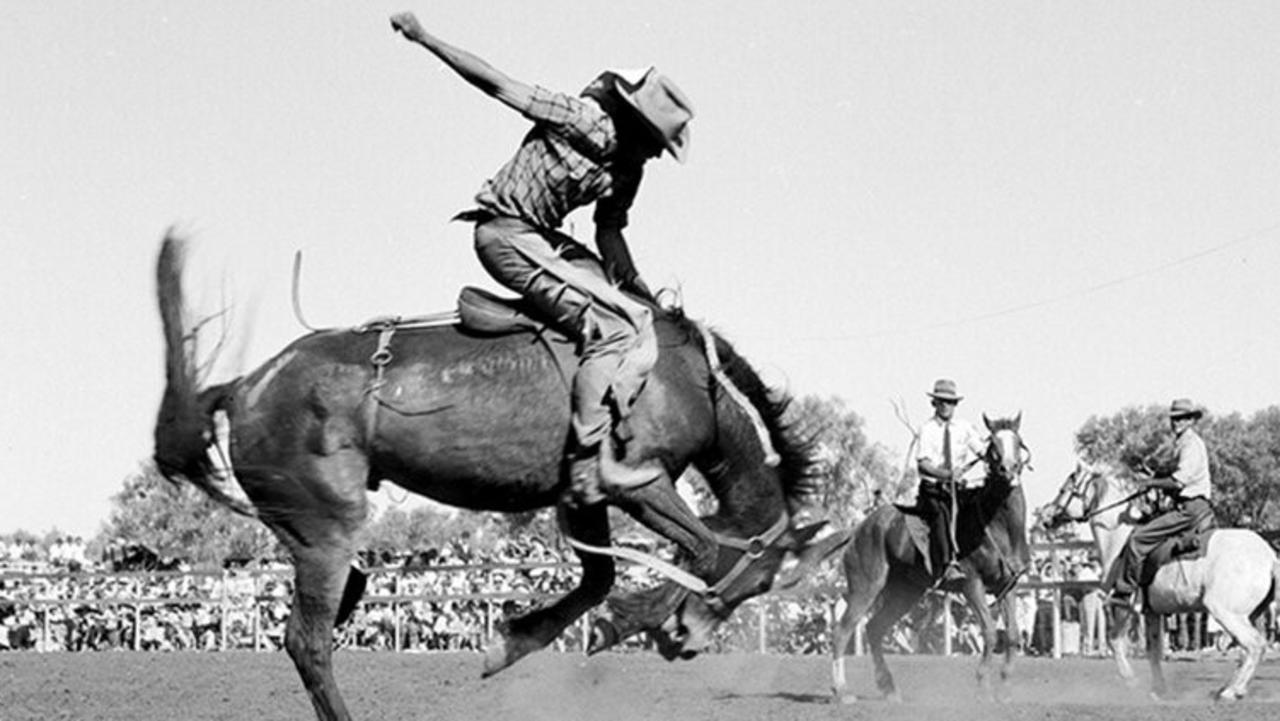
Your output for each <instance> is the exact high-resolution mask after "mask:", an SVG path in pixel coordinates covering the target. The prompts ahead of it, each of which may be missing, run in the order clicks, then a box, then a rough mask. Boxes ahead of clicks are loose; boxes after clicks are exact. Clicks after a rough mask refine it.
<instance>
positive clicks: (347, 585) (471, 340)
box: [155, 237, 817, 719]
mask: <svg viewBox="0 0 1280 721" xmlns="http://www.w3.org/2000/svg"><path fill="white" fill-rule="evenodd" d="M183 258H184V243H183V241H181V240H178V239H176V238H173V237H169V238H166V239H165V241H164V243H163V244H162V246H161V251H160V255H159V260H158V263H157V281H158V298H159V305H160V315H161V318H162V321H163V326H164V337H165V341H166V347H167V350H166V355H165V359H166V375H167V384H166V386H165V392H164V396H163V399H162V402H161V406H160V412H159V417H158V418H157V421H156V428H155V460H156V463H157V466H158V467H159V469H160V470H161V472H162V473H164V475H165V476H167V477H169V478H171V479H185V480H187V481H190V482H192V483H194V484H196V485H197V486H199V487H201V488H203V489H205V490H206V491H208V492H209V493H210V494H211V495H214V496H215V497H218V498H220V499H223V500H225V501H227V502H229V503H232V504H234V505H235V506H236V507H237V508H238V510H240V511H242V512H244V513H247V514H251V515H254V516H256V517H258V518H260V519H261V520H262V521H263V522H264V523H265V524H266V525H267V526H268V527H270V528H271V530H272V531H274V532H275V534H276V536H277V537H279V538H280V540H281V541H282V542H283V543H284V544H285V545H286V546H287V547H288V548H289V550H290V552H291V553H292V556H293V563H294V566H295V570H296V582H295V590H294V598H293V608H292V612H291V614H290V616H289V621H288V625H287V627H286V631H285V646H286V648H287V649H288V652H289V655H290V656H291V657H292V658H293V661H294V664H295V665H296V667H297V670H298V673H299V675H300V676H301V678H302V682H303V684H304V685H305V686H306V689H307V692H308V693H309V694H310V697H311V700H312V702H313V704H314V706H315V711H316V715H317V716H318V717H319V718H320V719H346V718H349V714H348V712H347V708H346V706H345V704H344V702H343V700H342V697H341V695H340V694H339V692H338V688H337V685H336V683H335V681H334V677H333V669H332V662H331V649H332V645H333V642H332V629H333V627H334V625H335V622H337V621H338V620H339V619H340V618H341V617H342V616H343V615H344V612H345V611H347V610H349V609H350V607H351V606H352V605H353V604H354V602H355V601H356V600H357V599H358V597H359V594H360V592H361V591H362V590H363V585H362V579H363V577H362V576H361V575H359V574H356V573H351V572H349V570H348V567H349V565H350V563H351V561H352V559H353V557H354V555H355V552H356V550H357V549H356V547H355V544H356V535H357V533H358V531H359V529H360V528H361V526H362V525H363V524H364V522H365V518H366V515H367V513H368V502H367V500H366V491H367V490H369V489H370V488H374V487H376V486H377V484H378V483H379V482H380V481H382V480H390V481H392V482H394V483H396V484H397V485H400V486H402V487H404V488H406V489H408V490H410V491H413V492H415V493H419V494H421V495H424V496H427V497H430V498H433V499H435V500H437V501H441V502H444V503H448V504H451V505H454V506H458V507H461V508H468V509H475V510H487V511H501V512H523V511H529V510H533V509H538V508H543V507H547V506H556V505H557V504H558V503H559V501H560V499H561V497H562V494H563V492H564V489H565V488H566V478H565V475H564V468H563V453H564V448H565V440H566V437H567V433H568V428H569V386H568V379H569V378H571V377H572V373H573V369H574V364H575V362H576V361H575V355H574V350H575V348H574V346H573V344H571V343H569V342H568V341H566V339H565V338H564V337H563V336H560V335H558V334H556V333H554V332H553V331H550V330H549V329H547V328H545V327H544V326H543V325H542V324H539V323H537V322H535V321H531V320H529V319H528V318H527V317H523V316H522V315H521V313H520V311H521V308H519V307H515V306H501V307H499V308H498V309H497V310H498V311H499V312H500V313H505V314H506V315H508V316H509V319H510V320H512V321H513V322H514V323H515V324H516V325H519V326H520V328H518V329H516V328H506V327H503V328H499V329H495V328H493V327H489V328H488V330H487V331H479V330H476V329H474V328H472V327H469V326H465V325H462V324H458V323H448V324H445V325H441V326H435V327H427V328H417V329H413V328H408V327H405V328H401V327H397V326H394V325H388V324H383V325H379V326H377V327H376V328H375V329H374V332H353V331H354V329H337V330H327V331H320V332H315V333H312V334H310V335H307V336H304V337H302V338H299V339H298V340H296V341H294V342H293V343H292V344H290V345H289V346H288V347H286V348H285V349H284V350H283V351H281V352H280V353H279V354H278V355H276V356H275V357H274V358H272V359H271V360H269V361H267V362H266V363H265V364H263V365H262V366H260V367H259V368H257V369H256V370H254V371H252V372H250V373H248V374H246V375H244V376H241V377H239V378H236V379H234V380H232V381H230V382H227V383H223V384H218V385H213V386H210V387H202V385H203V383H202V381H201V380H200V379H199V378H198V372H197V368H198V367H200V364H201V362H202V361H201V359H198V358H197V356H198V353H197V352H196V348H195V347H194V338H195V333H194V332H193V328H194V327H195V325H196V324H195V323H194V322H193V319H191V318H187V317H186V312H185V310H184V304H183V290H182V283H181V274H182V269H183ZM655 313H656V315H657V316H658V317H659V322H658V323H657V324H656V329H657V333H658V337H659V345H660V347H661V351H660V357H659V359H658V364H657V366H656V367H655V369H654V371H653V373H652V375H651V377H650V378H649V380H648V383H647V385H646V388H645V390H644V391H643V392H642V394H641V395H640V397H639V399H638V400H637V402H636V406H635V408H634V411H633V413H632V415H631V417H630V428H631V431H632V433H633V437H632V438H631V439H630V440H629V441H628V442H627V443H626V444H625V446H623V447H621V448H619V449H617V451H618V453H617V455H618V457H617V458H616V459H615V458H614V456H613V455H610V456H609V457H608V458H606V465H608V464H609V463H612V464H614V465H617V466H620V467H624V468H627V469H648V470H649V471H651V472H655V473H656V474H657V475H656V480H653V481H652V482H649V483H646V484H642V485H638V486H634V487H629V488H626V489H617V490H615V491H613V492H612V495H611V497H610V499H609V502H610V503H611V504H613V505H615V506H617V507H619V508H621V509H623V510H624V511H626V512H627V513H629V514H630V515H632V516H633V517H635V518H636V519H637V520H639V521H640V522H641V523H643V524H644V525H646V526H648V527H649V528H650V529H652V530H653V531H655V532H656V533H658V534H659V535H661V536H662V537H664V538H666V539H669V540H670V541H672V542H673V543H674V544H676V546H678V548H679V550H680V558H681V559H682V560H683V561H684V565H685V568H687V569H688V570H689V571H691V572H692V574H693V576H696V577H697V578H696V579H695V580H699V581H700V582H704V583H705V586H706V588H702V589H697V592H689V591H687V590H684V589H681V592H678V593H677V592H665V591H664V592H662V593H656V594H650V595H643V594H641V595H637V596H633V597H632V598H631V601H632V606H633V607H634V606H639V607H640V608H639V609H638V611H637V613H642V614H643V615H644V616H645V619H646V620H645V622H644V623H641V624H639V626H641V627H644V626H646V625H653V624H654V623H656V622H657V621H659V620H661V621H663V622H664V623H665V625H666V627H667V629H668V631H669V633H667V634H666V636H665V639H664V643H665V646H664V654H665V655H667V656H668V657H669V658H673V657H678V656H682V655H685V654H684V653H682V647H684V646H686V645H691V646H694V647H700V646H701V645H702V644H703V643H704V642H705V639H706V638H707V637H709V635H710V633H711V632H712V631H713V630H714V628H715V627H716V626H717V625H718V624H719V623H721V622H722V621H724V620H725V619H726V618H727V617H728V616H729V614H730V613H731V612H732V611H733V610H734V609H735V608H736V607H737V606H738V605H739V604H741V603H742V602H743V601H744V600H746V599H748V598H750V597H752V596H755V595H758V594H760V593H763V592H765V591H767V590H768V589H769V588H770V584H771V583H772V581H773V578H774V576H775V574H776V573H777V571H778V569H779V568H780V567H781V565H782V563H783V561H784V557H786V556H788V555H789V554H798V555H800V556H802V557H803V556H804V554H805V553H806V551H807V550H808V549H809V546H810V541H811V539H812V537H813V535H814V532H815V531H816V530H817V528H816V527H809V528H806V529H797V528H793V525H792V522H791V517H792V514H793V512H794V511H795V510H796V508H797V507H798V504H799V503H800V502H801V499H802V497H803V496H804V494H806V493H808V492H809V490H810V488H811V483H812V479H811V478H810V477H809V475H808V474H809V473H810V472H811V469H812V467H813V464H812V462H811V457H810V455H811V449H810V447H809V445H808V444H807V443H804V442H802V441H800V440H799V439H797V438H796V437H795V436H794V435H793V433H792V432H791V431H790V430H789V429H788V428H787V427H786V426H785V425H784V424H783V423H782V422H781V417H782V413H783V411H784V409H785V407H786V399H779V398H777V397H776V396H775V395H773V394H772V393H770V391H769V390H768V389H767V388H766V387H765V385H764V384H763V383H762V382H761V381H760V379H759V377H758V376H757V375H756V373H755V372H754V371H753V370H752V369H751V367H750V366H749V365H748V364H747V362H746V361H745V360H743V359H742V358H741V357H740V356H739V355H738V354H737V353H736V352H734V350H733V348H732V347H730V346H729V344H728V343H726V342H725V341H723V340H722V339H720V338H718V337H715V338H712V337H711V336H709V335H704V334H703V333H702V332H701V330H700V329H699V328H697V327H695V325H694V324H693V323H691V322H690V321H688V320H686V319H684V318H683V317H682V316H679V315H676V314H672V313H667V312H662V311H660V310H658V309H656V308H655ZM492 320H493V317H492V314H491V316H490V321H492ZM708 349H710V352H708ZM729 385H732V386H733V393H731V392H730V389H729V388H728V386H729ZM735 393H736V394H738V395H736V396H735V395H734V394H735ZM743 396H745V399H746V400H745V403H746V405H745V406H744V405H743V402H742V397H743ZM218 412H223V413H225V414H226V417H227V419H228V421H229V424H230V433H229V435H230V456H231V459H230V460H231V466H232V468H233V469H234V471H235V479H236V480H237V481H238V482H239V485H240V486H241V487H242V488H243V491H244V493H245V494H246V496H247V499H248V501H247V502H244V503H237V502H236V501H234V499H233V498H232V497H231V496H229V494H227V493H226V491H225V486H224V481H225V478H224V477H223V476H222V475H221V474H220V469H219V468H218V467H217V464H215V463H214V462H212V461H211V457H210V453H209V450H210V445H211V444H212V443H213V440H214V435H215V432H214V431H215V428H214V422H213V417H214V415H215V414H216V413H218ZM761 429H763V432H764V433H765V434H766V435H767V442H762V439H761ZM769 446H772V449H770V448H769ZM775 449H776V455H777V458H773V457H772V456H773V454H772V453H771V452H770V451H771V450H775ZM690 465H693V466H695V467H697V468H698V470H699V471H700V472H701V473H702V475H703V476H704V477H705V478H706V479H707V481H708V483H709V485H710V488H711V490H712V492H713V493H714V495H715V496H716V499H717V501H718V509H717V511H716V513H715V514H714V515H712V516H709V517H706V518H698V517H697V516H696V515H694V514H693V512H692V511H691V510H690V509H689V508H688V506H687V505H686V504H685V503H684V501H683V500H682V499H681V498H680V497H679V496H678V495H677V494H676V492H675V488H674V481H673V479H675V478H677V477H679V475H680V474H681V473H682V472H683V471H684V469H685V468H686V467H687V466H690ZM559 512H560V519H561V524H562V527H563V528H564V529H565V530H566V532H567V534H568V535H569V536H570V537H571V538H573V539H575V540H576V541H578V542H581V543H585V544H589V545H593V546H607V545H608V544H609V540H610V532H609V521H608V515H607V509H606V506H605V505H603V504H601V505H596V506H591V507H587V508H571V507H566V506H561V507H560V508H559ZM580 555H581V558H582V579H581V582H580V584H579V586H578V587H577V588H575V589H574V590H572V591H571V592H569V593H568V594H567V595H565V596H564V597H562V598H560V599H557V600H556V601H555V602H554V603H551V604H550V605H548V606H546V607H543V608H539V609H535V610H532V611H529V612H526V613H524V614H522V615H519V616H515V617H513V618H509V619H507V620H506V621H505V623H504V624H503V625H502V627H501V631H502V634H501V637H500V638H499V639H497V641H496V642H494V643H493V644H492V645H491V646H490V647H489V648H488V649H487V651H486V657H485V673H486V675H487V674H491V673H495V672H497V671H499V670H501V669H503V668H506V667H507V666H509V665H510V664H512V663H514V662H516V661H517V660H518V659H520V658H521V657H523V656H525V655H526V654H528V653H530V652H532V651H535V650H538V649H541V648H543V647H544V646H546V645H547V644H548V643H550V642H551V641H552V640H554V639H555V638H556V637H557V636H558V635H559V634H560V633H561V631H563V630H564V629H565V628H566V627H567V626H568V625H569V624H570V623H572V622H573V621H574V619H576V618H578V617H579V616H581V615H582V614H583V613H584V612H586V611H587V610H588V609H590V608H591V607H593V606H595V605H596V604H597V603H599V602H600V601H601V600H602V599H604V598H605V597H606V595H607V594H608V592H609V590H610V588H611V587H612V585H613V582H614V561H613V559H612V558H611V557H609V556H606V555H595V554H587V555H582V554H580ZM695 587H696V584H695Z"/></svg>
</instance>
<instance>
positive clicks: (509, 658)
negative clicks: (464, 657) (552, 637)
mask: <svg viewBox="0 0 1280 721" xmlns="http://www.w3.org/2000/svg"><path fill="white" fill-rule="evenodd" d="M538 648H540V647H539V646H537V645H535V644H532V643H529V642H528V641H524V642H522V641H519V640H515V639H512V638H511V637H510V636H497V637H495V638H494V640H493V643H491V644H489V646H488V647H486V648H485V650H484V672H483V673H482V674H481V676H482V677H483V678H488V677H490V676H492V675H494V674H495V673H497V672H499V671H501V670H502V669H504V668H506V667H508V666H510V665H511V664H513V663H515V662H516V661H519V660H520V659H522V658H524V657H525V656H528V655H529V654H530V653H532V652H534V651H537V650H538Z"/></svg>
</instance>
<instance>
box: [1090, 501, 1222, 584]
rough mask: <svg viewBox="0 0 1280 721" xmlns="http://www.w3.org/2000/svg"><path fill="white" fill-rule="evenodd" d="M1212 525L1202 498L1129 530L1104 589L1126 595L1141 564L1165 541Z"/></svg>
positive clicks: (1137, 574)
mask: <svg viewBox="0 0 1280 721" xmlns="http://www.w3.org/2000/svg"><path fill="white" fill-rule="evenodd" d="M1212 524H1213V507H1212V506H1210V505H1209V502H1208V501H1207V500H1205V499H1203V498H1191V499H1188V500H1185V501H1181V502H1179V503H1178V505H1177V506H1175V507H1174V508H1173V510H1171V511H1167V512H1165V513H1162V514H1160V515H1158V516H1156V517H1155V518H1152V519H1151V520H1150V521H1147V522H1146V523H1143V524H1141V525H1139V526H1137V527H1136V528H1134V529H1133V534H1132V535H1130V536H1129V542H1128V543H1127V544H1125V547H1124V550H1123V551H1121V552H1120V555H1119V557H1117V558H1116V562H1115V565H1114V566H1112V568H1111V572H1110V573H1109V574H1107V583H1106V586H1107V587H1110V588H1114V589H1115V592H1116V593H1117V594H1120V595H1126V596H1127V595H1129V594H1131V593H1133V592H1134V591H1135V590H1137V588H1138V585H1139V574H1140V573H1141V572H1142V562H1143V560H1144V559H1146V557H1147V556H1148V555H1150V553H1151V552H1152V551H1154V550H1156V547H1157V546H1159V545H1160V544H1161V543H1164V541H1165V540H1166V539H1169V538H1173V537H1175V536H1179V535H1181V534H1183V533H1186V532H1188V531H1191V530H1194V529H1197V528H1202V527H1205V528H1207V527H1208V526H1211V525H1212Z"/></svg>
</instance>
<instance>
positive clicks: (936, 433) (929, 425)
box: [916, 416, 986, 481]
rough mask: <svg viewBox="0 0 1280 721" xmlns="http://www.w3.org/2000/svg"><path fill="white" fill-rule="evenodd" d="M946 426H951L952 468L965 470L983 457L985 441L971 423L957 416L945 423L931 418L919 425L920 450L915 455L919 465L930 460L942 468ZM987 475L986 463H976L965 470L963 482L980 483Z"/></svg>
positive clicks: (935, 417)
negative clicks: (920, 462)
mask: <svg viewBox="0 0 1280 721" xmlns="http://www.w3.org/2000/svg"><path fill="white" fill-rule="evenodd" d="M944 425H950V426H951V468H952V469H953V470H960V469H962V468H965V467H966V466H968V465H969V464H970V463H972V462H973V461H975V460H978V459H981V458H982V454H983V453H984V452H985V451H986V440H985V439H984V438H983V436H982V434H981V433H979V432H978V429H976V428H974V427H973V425H972V424H970V423H969V422H968V421H966V420H963V419H960V418H954V417H953V418H952V419H951V420H950V421H948V422H947V423H946V424H944V423H943V422H942V420H941V419H939V418H938V417H937V416H930V417H929V420H927V421H925V422H924V424H923V425H921V426H920V450H919V454H918V455H917V456H916V461H917V462H919V461H929V462H930V463H932V464H933V465H935V466H937V467H939V468H941V467H942V464H943V463H944V462H945V460H946V458H945V456H944V455H943V451H942V435H943V426H944ZM985 474H986V468H984V467H983V464H981V463H975V464H974V465H973V466H972V467H971V468H969V470H967V471H965V473H964V475H963V476H961V480H963V481H973V480H978V479H980V478H982V477H983V476H984V475H985Z"/></svg>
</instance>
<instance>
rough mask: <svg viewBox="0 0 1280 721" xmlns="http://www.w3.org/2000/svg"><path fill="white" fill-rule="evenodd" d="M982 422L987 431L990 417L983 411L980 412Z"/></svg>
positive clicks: (989, 428) (989, 425)
mask: <svg viewBox="0 0 1280 721" xmlns="http://www.w3.org/2000/svg"><path fill="white" fill-rule="evenodd" d="M982 423H983V424H984V425H986V427H987V430H989V431H990V430H991V419H990V418H987V414H986V413H985V412H984V413H983V414H982ZM992 432H994V431H992Z"/></svg>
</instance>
